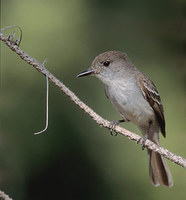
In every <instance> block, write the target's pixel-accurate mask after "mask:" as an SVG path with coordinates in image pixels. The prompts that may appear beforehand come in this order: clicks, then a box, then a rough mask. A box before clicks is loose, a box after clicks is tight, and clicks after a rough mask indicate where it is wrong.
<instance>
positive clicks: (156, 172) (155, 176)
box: [148, 150, 173, 187]
mask: <svg viewBox="0 0 186 200" xmlns="http://www.w3.org/2000/svg"><path fill="white" fill-rule="evenodd" d="M148 159H149V175H150V178H151V182H152V184H153V185H154V186H159V185H160V184H161V185H164V186H167V187H171V186H172V185H173V180H172V176H171V173H170V171H169V169H168V166H167V163H166V161H165V159H164V158H163V157H162V156H161V155H160V154H159V153H155V152H153V151H151V150H148Z"/></svg>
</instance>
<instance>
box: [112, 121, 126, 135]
mask: <svg viewBox="0 0 186 200" xmlns="http://www.w3.org/2000/svg"><path fill="white" fill-rule="evenodd" d="M124 121H125V120H123V119H121V120H117V121H113V122H111V123H110V125H109V129H110V134H111V135H112V136H116V135H117V134H118V133H116V132H115V134H113V130H114V129H115V127H116V126H117V125H118V124H119V123H121V122H124Z"/></svg>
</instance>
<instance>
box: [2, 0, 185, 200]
mask: <svg viewBox="0 0 186 200" xmlns="http://www.w3.org/2000/svg"><path fill="white" fill-rule="evenodd" d="M13 24H15V25H19V26H20V27H21V28H22V30H23V39H22V42H21V48H22V49H23V50H24V51H26V52H27V53H28V54H29V55H31V56H32V57H34V58H36V59H38V60H39V61H40V62H43V61H44V60H45V59H46V58H47V64H46V67H47V69H48V70H49V71H50V72H52V73H53V74H54V75H55V76H56V77H58V78H59V79H60V80H61V81H63V82H64V83H65V84H66V85H67V86H68V87H69V88H70V89H71V90H72V91H73V92H75V94H76V95H78V97H79V98H80V99H81V100H83V101H84V102H85V103H87V105H89V106H90V107H91V108H93V109H94V110H95V111H96V112H97V113H98V114H100V115H101V116H103V117H104V118H107V119H109V120H117V119H119V118H120V116H119V115H118V114H117V113H116V111H115V110H114V109H113V108H112V106H111V104H110V102H109V101H108V100H107V98H106V97H105V94H104V91H103V84H102V83H101V82H99V81H98V80H97V79H95V78H93V77H87V78H81V79H77V78H75V77H76V75H77V74H78V73H79V72H81V71H83V70H85V69H87V68H88V67H89V66H90V64H91V62H92V60H93V59H94V57H95V56H96V55H98V54H99V53H102V52H104V51H107V50H120V51H124V52H126V53H127V54H128V56H129V57H130V59H131V60H132V62H133V63H134V64H135V65H136V66H137V67H138V68H139V69H140V70H141V71H143V72H144V73H145V74H146V75H147V76H149V77H150V78H151V79H152V80H153V82H154V83H155V84H156V86H157V88H158V91H159V93H160V95H161V98H162V102H163V104H164V109H165V117H166V124H167V127H166V129H167V138H166V139H164V138H163V137H162V136H160V137H161V138H160V139H161V144H162V146H163V147H165V148H167V149H169V150H171V151H173V152H175V153H176V154H178V155H181V156H183V157H186V103H185V102H186V1H184V0H172V1H171V0H151V1H148V0H141V1H138V0H121V1H115V0H102V1H100V0H92V1H85V0H68V1H66V0H61V1H59V0H53V1H48V0H45V1H44V0H39V1H38V0H32V1H26V0H16V1H13V0H8V1H1V27H6V26H8V25H13ZM14 30H15V29H11V30H9V33H11V32H13V31H14ZM7 32H8V31H7ZM7 32H6V34H8V33H7ZM0 45H1V57H0V61H1V71H0V72H1V75H0V78H1V86H0V87H1V88H0V190H3V191H5V192H6V193H7V194H9V195H10V196H11V197H12V198H13V199H18V200H33V199H38V200H41V199H45V200H48V199H91V200H95V199H108V200H113V199H114V200H120V199H138V200H140V199H152V200H155V199H165V198H166V199H169V200H173V199H174V200H175V199H185V196H186V190H185V188H186V171H185V169H183V168H182V167H180V166H177V165H176V164H174V163H171V162H169V161H168V164H169V166H170V169H171V172H172V175H173V179H174V187H172V188H165V187H158V188H155V187H153V186H152V185H151V183H150V181H149V177H148V162H147V156H146V152H145V151H141V147H140V146H139V145H136V144H135V143H134V142H132V141H129V140H128V139H126V138H125V137H122V136H120V135H118V136H117V137H112V136H111V135H110V133H109V131H108V130H106V129H103V128H100V127H99V126H98V125H97V124H96V123H95V122H94V121H92V119H91V118H90V117H89V116H88V115H87V114H85V113H83V112H82V111H81V110H80V109H79V108H78V107H77V106H75V105H74V104H73V103H72V102H71V101H70V100H69V99H68V98H67V97H66V96H65V95H64V94H62V93H61V91H60V90H59V89H58V88H57V87H55V86H54V85H53V84H50V97H49V128H48V130H47V131H46V132H45V133H43V134H41V135H38V136H34V135H33V133H34V132H36V131H39V130H41V129H42V128H44V123H45V87H46V86H45V77H44V76H42V75H41V74H40V73H38V72H37V71H36V70H35V69H34V68H32V67H31V66H29V65H28V64H26V63H25V62H24V61H23V60H21V59H20V58H19V57H18V56H17V55H16V54H15V53H13V52H12V51H11V50H10V49H9V48H7V47H6V46H5V45H4V44H3V43H2V42H0ZM122 126H124V127H126V128H127V129H129V130H131V131H135V132H137V133H138V134H140V132H139V131H138V129H137V128H136V127H135V126H134V125H133V124H130V123H129V124H122Z"/></svg>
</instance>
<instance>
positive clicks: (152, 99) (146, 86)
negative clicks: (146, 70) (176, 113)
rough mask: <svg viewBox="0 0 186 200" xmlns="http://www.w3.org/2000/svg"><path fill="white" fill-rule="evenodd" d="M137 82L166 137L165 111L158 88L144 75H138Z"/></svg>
mask: <svg viewBox="0 0 186 200" xmlns="http://www.w3.org/2000/svg"><path fill="white" fill-rule="evenodd" d="M137 80H138V83H139V87H140V89H141V92H142V94H143V96H144V98H145V99H146V100H147V101H148V103H149V104H150V106H151V107H152V108H153V110H154V112H155V114H156V117H157V120H158V122H159V125H160V128H161V132H162V135H163V136H164V137H165V136H166V133H165V117H164V111H163V106H162V103H161V99H160V95H159V94H158V91H157V89H156V86H155V85H154V83H153V82H152V81H151V80H150V79H149V78H147V77H146V76H145V75H144V74H142V73H138V74H137Z"/></svg>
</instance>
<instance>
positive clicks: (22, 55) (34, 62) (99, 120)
mask: <svg viewBox="0 0 186 200" xmlns="http://www.w3.org/2000/svg"><path fill="white" fill-rule="evenodd" d="M0 40H2V41H3V42H4V43H5V44H6V45H7V46H8V47H9V48H10V49H12V51H14V52H15V53H16V54H18V55H19V57H20V58H21V59H23V60H24V61H25V62H27V63H28V64H29V65H31V66H33V67H34V68H35V69H37V70H38V71H39V72H40V73H42V74H43V75H45V76H48V79H49V80H50V81H51V82H52V83H54V84H55V85H56V86H57V87H59V88H60V90H61V91H63V92H64V93H65V94H66V95H67V96H68V97H69V98H70V99H71V100H72V101H73V102H74V103H75V104H76V105H78V106H79V107H80V108H81V109H82V110H84V111H85V112H86V113H87V114H88V115H89V116H90V117H91V118H92V119H93V120H95V121H96V122H97V123H98V124H99V126H101V127H104V128H107V129H109V125H110V122H109V121H108V120H106V119H103V118H102V117H101V116H99V115H98V114H97V113H95V112H94V111H93V110H92V109H91V108H90V107H88V106H87V105H86V104H85V103H83V102H82V101H81V100H80V99H79V98H78V97H77V96H76V95H75V94H74V93H73V92H72V91H71V90H70V89H69V88H67V87H66V86H65V85H64V84H63V83H62V82H61V81H59V80H58V79H57V78H56V77H55V76H54V75H53V74H51V73H50V72H49V71H48V70H46V69H45V68H44V66H43V64H42V63H40V62H39V61H37V60H36V59H34V58H32V57H31V56H29V55H28V54H27V53H25V52H24V51H23V50H21V49H20V48H19V47H18V46H17V45H15V44H14V43H11V42H10V41H8V38H7V37H5V36H4V35H3V33H0ZM114 131H116V132H117V133H119V134H121V135H124V136H126V137H127V138H129V139H130V140H134V141H135V142H137V141H139V139H140V136H139V135H137V134H135V133H132V132H130V131H128V130H126V129H124V128H122V127H120V126H116V127H115V128H114ZM145 147H146V148H147V149H150V150H152V151H155V152H157V153H159V154H161V155H162V156H164V157H165V158H167V159H169V160H170V161H172V162H174V163H176V164H178V165H180V166H182V167H186V159H184V158H182V157H181V156H178V155H176V154H174V153H172V152H170V151H169V150H168V149H164V148H163V147H159V146H158V145H156V144H155V143H153V142H152V141H150V140H146V142H145Z"/></svg>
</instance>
